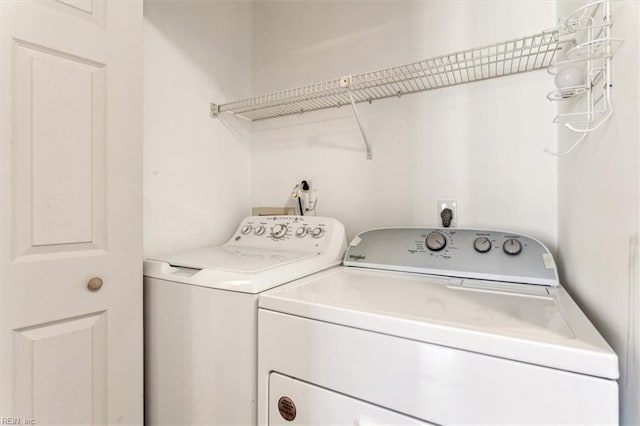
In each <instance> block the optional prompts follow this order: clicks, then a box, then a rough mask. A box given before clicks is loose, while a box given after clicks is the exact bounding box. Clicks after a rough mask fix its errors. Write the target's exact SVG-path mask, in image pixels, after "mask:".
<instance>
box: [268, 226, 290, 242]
mask: <svg viewBox="0 0 640 426" xmlns="http://www.w3.org/2000/svg"><path fill="white" fill-rule="evenodd" d="M271 235H273V238H278V239H279V238H282V237H284V236H285V235H287V225H283V224H281V223H279V224H277V225H276V226H274V227H273V230H272V233H271Z"/></svg>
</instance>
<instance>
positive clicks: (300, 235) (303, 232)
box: [296, 226, 309, 238]
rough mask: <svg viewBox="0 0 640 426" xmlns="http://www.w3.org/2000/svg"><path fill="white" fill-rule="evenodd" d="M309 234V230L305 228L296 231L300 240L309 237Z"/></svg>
mask: <svg viewBox="0 0 640 426" xmlns="http://www.w3.org/2000/svg"><path fill="white" fill-rule="evenodd" d="M308 233H309V230H308V229H307V228H305V227H304V226H301V227H300V228H298V230H297V231H296V237H298V238H302V237H304V236H305V235H307V234H308Z"/></svg>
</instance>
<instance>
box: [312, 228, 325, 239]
mask: <svg viewBox="0 0 640 426" xmlns="http://www.w3.org/2000/svg"><path fill="white" fill-rule="evenodd" d="M311 235H312V236H313V238H320V237H322V236H323V235H324V228H320V227H317V228H314V229H313V231H311Z"/></svg>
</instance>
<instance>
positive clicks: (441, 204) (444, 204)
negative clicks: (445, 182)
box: [436, 200, 458, 228]
mask: <svg viewBox="0 0 640 426" xmlns="http://www.w3.org/2000/svg"><path fill="white" fill-rule="evenodd" d="M457 207H458V203H457V202H456V201H453V200H449V201H438V212H437V218H436V223H437V224H438V226H439V227H441V228H444V227H445V226H444V224H443V223H442V216H441V214H442V211H443V210H444V209H451V212H452V213H453V217H452V218H451V224H450V225H449V228H456V227H457V226H458V209H457Z"/></svg>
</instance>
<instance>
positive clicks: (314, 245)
mask: <svg viewBox="0 0 640 426" xmlns="http://www.w3.org/2000/svg"><path fill="white" fill-rule="evenodd" d="M337 224H338V225H339V223H338V222H337V221H336V220H335V219H332V218H327V217H318V216H250V217H246V218H244V219H243V221H242V223H240V225H239V226H238V229H237V230H236V232H235V233H234V235H233V236H232V237H231V240H230V241H229V242H228V243H227V244H231V245H233V246H241V247H261V248H272V249H279V250H291V251H301V252H321V251H323V250H324V249H325V248H327V245H328V244H329V243H330V242H331V241H332V239H335V238H334V237H335V235H334V234H336V233H338V234H339V235H340V237H342V236H343V235H344V227H342V225H339V226H338V225H337Z"/></svg>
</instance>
